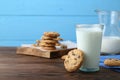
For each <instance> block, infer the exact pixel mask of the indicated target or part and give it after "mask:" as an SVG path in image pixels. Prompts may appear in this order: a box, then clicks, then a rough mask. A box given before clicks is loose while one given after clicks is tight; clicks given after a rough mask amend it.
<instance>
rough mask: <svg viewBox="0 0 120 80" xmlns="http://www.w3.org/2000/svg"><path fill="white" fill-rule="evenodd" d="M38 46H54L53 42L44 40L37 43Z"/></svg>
mask: <svg viewBox="0 0 120 80" xmlns="http://www.w3.org/2000/svg"><path fill="white" fill-rule="evenodd" d="M39 46H41V47H54V46H55V44H54V43H44V42H41V43H39Z"/></svg>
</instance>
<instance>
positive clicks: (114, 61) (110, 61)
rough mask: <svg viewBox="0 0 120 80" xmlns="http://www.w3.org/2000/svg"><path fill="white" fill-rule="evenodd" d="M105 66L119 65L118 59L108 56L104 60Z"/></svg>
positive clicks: (119, 60)
mask: <svg viewBox="0 0 120 80" xmlns="http://www.w3.org/2000/svg"><path fill="white" fill-rule="evenodd" d="M104 64H105V65H107V66H120V59H114V58H109V59H106V60H105V61H104Z"/></svg>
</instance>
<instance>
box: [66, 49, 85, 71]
mask: <svg viewBox="0 0 120 80" xmlns="http://www.w3.org/2000/svg"><path fill="white" fill-rule="evenodd" d="M83 58H84V53H83V52H82V51H81V50H78V49H74V50H71V51H69V52H68V55H67V56H66V58H65V60H64V66H65V69H66V70H67V71H68V72H74V71H76V70H77V69H78V68H80V66H81V65H82V63H83Z"/></svg>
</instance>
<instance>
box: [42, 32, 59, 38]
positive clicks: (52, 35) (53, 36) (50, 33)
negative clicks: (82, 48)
mask: <svg viewBox="0 0 120 80" xmlns="http://www.w3.org/2000/svg"><path fill="white" fill-rule="evenodd" d="M44 36H47V37H52V38H56V37H58V36H60V34H59V33H57V32H44Z"/></svg>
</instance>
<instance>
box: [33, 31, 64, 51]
mask: <svg viewBox="0 0 120 80" xmlns="http://www.w3.org/2000/svg"><path fill="white" fill-rule="evenodd" d="M59 36H60V34H59V33H57V32H44V34H43V36H42V37H41V40H37V41H36V44H35V45H36V46H39V47H41V48H42V49H45V50H55V49H56V46H60V43H59V41H60V40H62V39H61V38H60V37H59Z"/></svg>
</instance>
